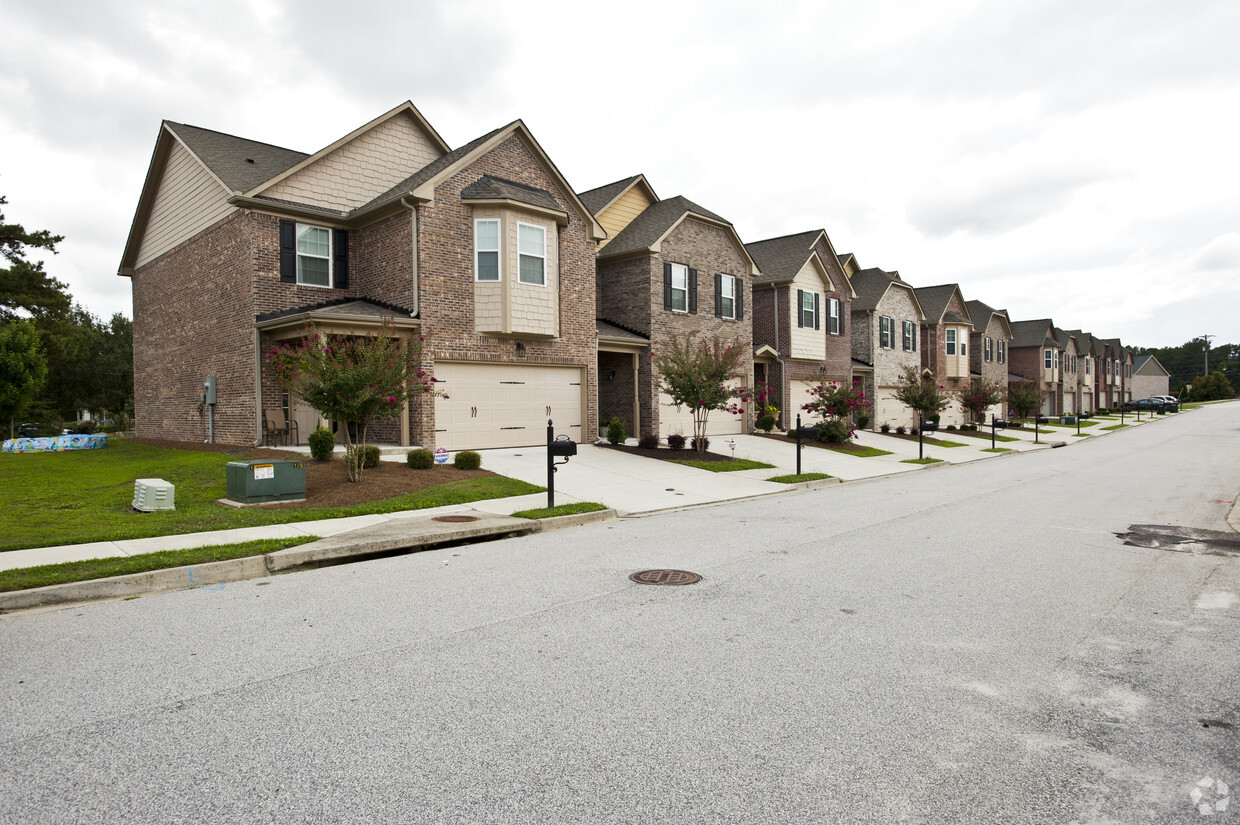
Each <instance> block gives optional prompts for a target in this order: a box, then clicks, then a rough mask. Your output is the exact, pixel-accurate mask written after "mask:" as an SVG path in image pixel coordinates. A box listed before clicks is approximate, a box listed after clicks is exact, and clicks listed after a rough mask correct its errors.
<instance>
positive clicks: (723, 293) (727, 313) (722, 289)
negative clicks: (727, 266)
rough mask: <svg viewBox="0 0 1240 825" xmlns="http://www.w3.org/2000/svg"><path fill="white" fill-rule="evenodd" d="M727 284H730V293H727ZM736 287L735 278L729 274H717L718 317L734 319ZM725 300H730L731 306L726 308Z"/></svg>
mask: <svg viewBox="0 0 1240 825" xmlns="http://www.w3.org/2000/svg"><path fill="white" fill-rule="evenodd" d="M729 285H730V286H731V289H732V294H731V295H728V294H727V293H728V288H729ZM736 287H737V283H736V279H735V278H733V277H732V276H731V275H728V274H725V273H720V275H719V317H720V318H726V319H728V320H729V321H735V320H736ZM727 301H731V302H732V306H731V308H730V309H729V308H728V306H727V304H726V302H727Z"/></svg>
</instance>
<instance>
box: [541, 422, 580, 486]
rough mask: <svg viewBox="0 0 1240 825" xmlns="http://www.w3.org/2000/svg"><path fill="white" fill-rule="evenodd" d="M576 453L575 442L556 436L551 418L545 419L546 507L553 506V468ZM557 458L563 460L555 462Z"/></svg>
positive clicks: (563, 436)
mask: <svg viewBox="0 0 1240 825" xmlns="http://www.w3.org/2000/svg"><path fill="white" fill-rule="evenodd" d="M575 455H577V442H576V441H573V440H572V439H571V438H569V437H568V436H566V435H562V436H560V437H558V438H557V437H556V435H555V427H554V426H552V424H551V419H550V418H548V419H547V507H549V508H550V507H554V506H555V472H556V470H555V468H556V466H557V464H567V463H568V460H569V459H570V458H572V457H573V456H575ZM557 458H563V459H564V460H563V461H560V462H557V461H556V459H557Z"/></svg>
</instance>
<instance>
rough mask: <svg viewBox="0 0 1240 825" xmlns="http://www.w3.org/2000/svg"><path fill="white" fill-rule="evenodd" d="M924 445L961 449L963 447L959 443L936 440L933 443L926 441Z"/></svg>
mask: <svg viewBox="0 0 1240 825" xmlns="http://www.w3.org/2000/svg"><path fill="white" fill-rule="evenodd" d="M926 443H927V444H930V443H933V444H934V446H936V447H963V446H964V445H963V444H961V443H960V442H959V441H942V440H940V439H937V438H936V439H934V441H933V442H930V441H927V442H926Z"/></svg>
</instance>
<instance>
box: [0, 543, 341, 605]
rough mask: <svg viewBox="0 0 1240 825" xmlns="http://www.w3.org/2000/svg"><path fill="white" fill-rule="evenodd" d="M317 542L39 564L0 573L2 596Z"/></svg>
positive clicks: (243, 545)
mask: <svg viewBox="0 0 1240 825" xmlns="http://www.w3.org/2000/svg"><path fill="white" fill-rule="evenodd" d="M318 539H319V537H318V536H300V537H298V538H287V539H260V540H258V541H246V542H241V543H240V544H216V545H211V546H209V547H194V548H191V549H189V550H160V551H158V552H155V553H142V554H140V555H137V556H111V557H109V558H106V559H86V560H85V561H70V562H64V563H62V564H40V565H38V566H37V567H19V568H17V569H16V570H4V571H0V592H5V591H10V590H29V589H30V588H32V587H47V586H48V585H52V584H66V583H68V582H82V581H88V580H90V579H106V578H108V577H111V576H128V575H130V574H131V573H147V572H150V571H151V570H166V569H168V568H169V567H187V566H190V565H194V564H207V563H209V562H213V561H228V560H229V559H242V558H246V557H247V556H261V555H263V554H264V553H274V552H275V551H277V550H283V549H284V548H286V547H296V546H297V545H299V544H306V543H307V542H311V541H318Z"/></svg>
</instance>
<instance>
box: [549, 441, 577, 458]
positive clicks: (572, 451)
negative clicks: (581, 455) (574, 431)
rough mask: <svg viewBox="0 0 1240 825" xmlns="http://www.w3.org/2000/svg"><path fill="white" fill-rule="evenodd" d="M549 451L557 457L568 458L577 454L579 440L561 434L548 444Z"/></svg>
mask: <svg viewBox="0 0 1240 825" xmlns="http://www.w3.org/2000/svg"><path fill="white" fill-rule="evenodd" d="M547 452H548V453H549V454H551V455H552V456H555V457H557V458H568V457H569V456H574V455H577V442H576V441H573V440H571V439H569V438H567V437H565V436H561V437H560V438H557V439H556V440H555V441H552V442H549V443H548V444H547Z"/></svg>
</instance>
